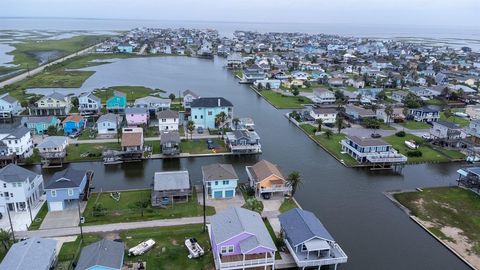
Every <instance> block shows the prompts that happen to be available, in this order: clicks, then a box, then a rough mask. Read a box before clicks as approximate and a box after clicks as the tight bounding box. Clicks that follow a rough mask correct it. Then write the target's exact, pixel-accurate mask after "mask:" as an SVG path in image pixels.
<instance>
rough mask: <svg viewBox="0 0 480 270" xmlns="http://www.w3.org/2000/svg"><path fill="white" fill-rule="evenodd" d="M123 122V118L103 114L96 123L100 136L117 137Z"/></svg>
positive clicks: (111, 114)
mask: <svg viewBox="0 0 480 270" xmlns="http://www.w3.org/2000/svg"><path fill="white" fill-rule="evenodd" d="M121 121H122V120H121V117H120V116H118V115H116V114H113V113H107V114H102V115H101V116H100V117H99V118H98V120H97V123H96V128H97V131H98V135H116V134H117V133H118V129H119V128H120V123H121Z"/></svg>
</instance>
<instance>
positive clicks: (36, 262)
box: [0, 237, 57, 270]
mask: <svg viewBox="0 0 480 270" xmlns="http://www.w3.org/2000/svg"><path fill="white" fill-rule="evenodd" d="M56 261H57V240H53V239H46V238H39V237H33V238H29V239H26V240H24V241H20V242H17V243H15V244H13V245H12V246H11V247H10V249H9V250H8V253H7V255H5V257H4V258H3V260H2V263H1V264H0V270H27V269H35V270H50V269H53V268H54V267H55V263H56Z"/></svg>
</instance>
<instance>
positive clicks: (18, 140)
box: [0, 126, 33, 158]
mask: <svg viewBox="0 0 480 270" xmlns="http://www.w3.org/2000/svg"><path fill="white" fill-rule="evenodd" d="M0 141H1V142H2V143H3V145H5V146H6V147H7V148H8V153H9V154H11V155H14V156H16V157H17V158H28V157H30V156H31V155H32V154H33V140H32V135H31V134H30V130H29V129H28V128H26V127H24V126H20V127H17V128H13V129H5V130H0Z"/></svg>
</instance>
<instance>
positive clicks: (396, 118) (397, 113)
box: [375, 107, 405, 123]
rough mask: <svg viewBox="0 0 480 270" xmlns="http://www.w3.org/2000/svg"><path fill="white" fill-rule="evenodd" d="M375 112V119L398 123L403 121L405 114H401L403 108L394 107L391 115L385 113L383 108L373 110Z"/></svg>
mask: <svg viewBox="0 0 480 270" xmlns="http://www.w3.org/2000/svg"><path fill="white" fill-rule="evenodd" d="M375 113H376V114H377V119H379V120H383V122H384V123H391V122H394V123H399V122H403V121H405V115H404V114H403V108H401V107H395V108H393V113H392V115H390V116H389V115H387V113H385V109H384V108H380V109H377V111H376V112H375Z"/></svg>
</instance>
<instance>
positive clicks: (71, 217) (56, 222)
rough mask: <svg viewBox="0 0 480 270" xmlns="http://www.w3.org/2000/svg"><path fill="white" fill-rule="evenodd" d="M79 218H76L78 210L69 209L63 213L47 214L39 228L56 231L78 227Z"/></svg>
mask: <svg viewBox="0 0 480 270" xmlns="http://www.w3.org/2000/svg"><path fill="white" fill-rule="evenodd" d="M79 222H80V218H79V217H78V209H77V208H71V209H66V210H63V211H53V212H48V214H47V215H46V216H45V219H44V220H43V222H42V225H41V226H40V229H41V230H44V229H58V228H67V227H75V226H78V224H79Z"/></svg>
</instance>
